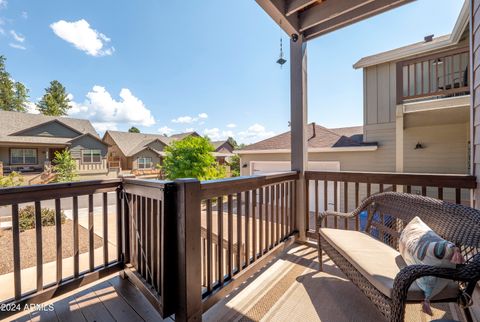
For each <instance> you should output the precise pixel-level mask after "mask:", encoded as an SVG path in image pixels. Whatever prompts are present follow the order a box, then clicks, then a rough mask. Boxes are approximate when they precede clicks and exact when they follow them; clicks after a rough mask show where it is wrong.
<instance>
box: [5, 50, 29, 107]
mask: <svg viewBox="0 0 480 322" xmlns="http://www.w3.org/2000/svg"><path fill="white" fill-rule="evenodd" d="M5 61H6V58H5V56H0V110H4V111H16V112H25V111H26V110H27V103H28V89H27V88H26V87H25V85H23V84H22V83H20V82H15V81H13V80H12V78H11V77H10V74H9V73H8V72H7V70H6V67H5Z"/></svg>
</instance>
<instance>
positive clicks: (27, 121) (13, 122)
mask: <svg viewBox="0 0 480 322" xmlns="http://www.w3.org/2000/svg"><path fill="white" fill-rule="evenodd" d="M55 120H56V121H58V122H60V123H63V124H65V125H66V126H67V127H70V128H72V129H74V130H75V131H77V132H79V133H80V134H79V135H83V134H91V135H93V136H94V137H96V138H99V136H98V133H97V132H96V131H95V129H94V128H93V125H92V124H91V123H90V121H89V120H82V119H74V118H69V117H56V116H46V115H42V114H30V113H22V112H10V111H0V142H5V143H39V144H67V142H68V141H70V140H71V138H61V137H41V136H23V135H21V136H20V135H19V136H16V135H14V134H15V133H18V132H22V131H24V130H27V129H29V128H32V127H35V126H38V125H41V124H44V123H48V122H52V121H55Z"/></svg>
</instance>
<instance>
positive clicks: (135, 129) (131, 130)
mask: <svg viewBox="0 0 480 322" xmlns="http://www.w3.org/2000/svg"><path fill="white" fill-rule="evenodd" d="M128 132H130V133H140V130H139V129H138V128H137V127H135V126H132V127H131V128H129V129H128Z"/></svg>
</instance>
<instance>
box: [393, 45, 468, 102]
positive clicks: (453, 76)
mask: <svg viewBox="0 0 480 322" xmlns="http://www.w3.org/2000/svg"><path fill="white" fill-rule="evenodd" d="M468 60H469V49H468V47H466V48H458V49H454V50H450V51H447V52H443V53H437V54H434V55H430V56H424V57H419V58H414V59H411V60H407V61H401V62H398V63H397V104H402V103H404V102H405V101H408V100H413V99H419V98H428V97H450V96H456V95H467V94H469V92H470V87H469V84H470V82H469V78H470V75H469V71H468Z"/></svg>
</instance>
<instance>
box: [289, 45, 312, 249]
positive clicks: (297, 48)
mask: <svg viewBox="0 0 480 322" xmlns="http://www.w3.org/2000/svg"><path fill="white" fill-rule="evenodd" d="M290 100H291V101H290V105H291V106H290V115H291V116H290V118H291V123H290V124H291V133H292V135H291V140H292V141H291V162H292V170H294V171H299V173H300V177H299V180H298V183H297V184H296V189H297V191H296V192H297V193H296V202H295V205H296V207H295V211H296V216H295V217H296V223H295V228H296V229H298V231H299V233H300V236H299V237H300V239H301V240H304V239H305V235H306V234H305V228H306V222H305V215H304V214H305V211H306V209H307V207H306V183H305V170H306V169H307V165H308V150H307V120H308V118H307V110H308V108H307V43H306V42H305V41H304V39H303V37H302V36H298V39H297V40H296V41H294V39H291V40H290Z"/></svg>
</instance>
